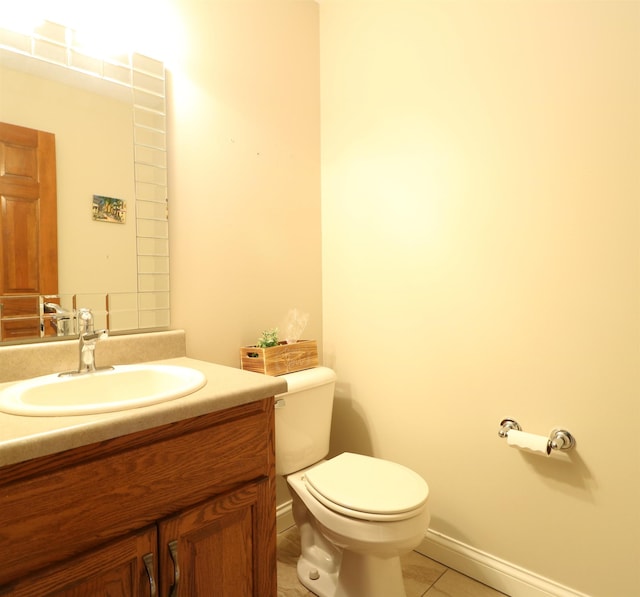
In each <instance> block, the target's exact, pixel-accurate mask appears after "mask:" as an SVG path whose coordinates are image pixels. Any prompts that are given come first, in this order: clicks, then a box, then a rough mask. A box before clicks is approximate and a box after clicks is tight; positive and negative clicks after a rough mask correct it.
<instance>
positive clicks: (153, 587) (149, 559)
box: [142, 553, 158, 597]
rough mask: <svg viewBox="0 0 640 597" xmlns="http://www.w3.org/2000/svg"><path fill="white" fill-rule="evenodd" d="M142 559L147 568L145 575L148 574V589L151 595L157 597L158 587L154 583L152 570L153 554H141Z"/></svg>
mask: <svg viewBox="0 0 640 597" xmlns="http://www.w3.org/2000/svg"><path fill="white" fill-rule="evenodd" d="M142 561H143V562H144V567H145V568H146V569H147V575H148V576H149V590H150V596H151V597H157V595H158V589H157V585H156V578H155V576H154V572H153V554H152V553H148V554H146V555H144V556H142Z"/></svg>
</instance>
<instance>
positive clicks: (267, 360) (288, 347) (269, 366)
mask: <svg viewBox="0 0 640 597" xmlns="http://www.w3.org/2000/svg"><path fill="white" fill-rule="evenodd" d="M240 366H241V367H242V369H244V370H245V371H255V372H256V373H263V374H264V375H273V376H277V375H284V374H285V373H293V372H294V371H302V370H303V369H311V367H317V366H318V343H317V342H316V341H315V340H298V341H297V342H295V343H292V344H287V343H286V342H279V343H278V345H277V346H270V347H269V348H258V347H257V346H245V347H243V348H241V349H240Z"/></svg>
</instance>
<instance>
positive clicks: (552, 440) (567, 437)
mask: <svg viewBox="0 0 640 597" xmlns="http://www.w3.org/2000/svg"><path fill="white" fill-rule="evenodd" d="M512 429H515V430H516V431H522V427H520V425H519V423H518V421H516V420H514V419H503V420H502V421H501V422H500V430H499V431H498V435H499V436H500V437H502V438H506V437H507V435H508V434H509V431H511V430H512ZM575 445H576V440H575V438H574V437H573V435H571V433H569V432H568V431H567V430H566V429H554V430H553V431H552V432H551V433H550V434H549V446H550V447H551V449H552V450H571V448H573V447H574V446H575Z"/></svg>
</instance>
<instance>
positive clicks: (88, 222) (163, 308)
mask: <svg viewBox="0 0 640 597" xmlns="http://www.w3.org/2000/svg"><path fill="white" fill-rule="evenodd" d="M73 39H74V36H73V33H72V32H69V30H68V29H66V28H64V27H62V26H60V25H57V24H54V23H45V24H43V25H42V26H41V27H39V29H38V31H37V32H35V33H34V34H33V35H31V36H25V35H21V34H17V33H12V32H8V31H6V30H0V88H1V89H2V94H1V98H2V99H1V100H0V122H2V123H5V124H4V125H0V132H2V133H3V134H4V133H6V131H7V130H9V129H10V127H15V126H17V127H20V129H19V130H20V131H22V130H25V131H33V133H30V134H34V135H45V136H46V135H50V136H51V137H53V138H54V139H55V141H54V142H53V151H54V154H55V155H54V157H53V158H43V157H42V156H41V155H40V158H41V159H45V160H51V159H52V160H53V163H54V164H55V166H54V169H55V176H54V178H55V184H54V195H55V194H57V208H56V210H55V211H54V212H53V214H51V213H50V212H49V214H47V212H46V210H42V209H41V207H42V204H41V200H42V193H41V192H40V191H39V192H38V193H36V195H37V198H36V199H35V200H34V199H33V197H32V198H27V199H25V197H24V196H23V195H24V193H23V191H22V190H20V191H19V192H18V191H16V186H15V183H16V180H17V179H18V178H22V179H25V176H26V173H27V170H28V169H27V168H26V166H25V164H27V162H28V161H29V160H28V159H23V158H22V157H20V155H19V154H18V152H17V151H16V149H15V148H16V143H15V139H13V138H10V139H9V141H8V142H7V141H6V139H5V145H4V146H3V147H4V150H3V151H2V156H3V159H5V162H6V159H7V158H8V159H9V163H8V164H7V163H5V164H4V167H3V168H2V174H0V196H1V201H2V210H1V215H0V234H1V235H2V237H1V238H0V240H1V243H0V246H1V248H0V261H1V266H2V276H1V277H2V282H1V283H0V324H1V325H0V340H2V341H5V342H6V341H16V340H23V339H26V338H29V339H42V338H58V337H64V336H66V335H75V334H76V326H75V313H76V311H77V310H78V309H79V308H91V309H92V311H93V313H94V317H95V321H96V325H99V326H100V327H106V328H108V329H109V330H110V331H112V332H113V331H127V330H138V329H153V328H163V327H167V326H168V325H169V266H168V222H167V196H166V142H165V98H164V67H163V65H162V63H160V62H158V61H155V60H153V59H150V58H146V57H143V56H140V55H133V56H124V57H119V58H118V59H112V60H110V61H106V60H97V59H95V58H92V57H90V56H85V55H83V54H82V52H81V51H80V50H79V49H77V48H75V47H74V46H73ZM69 40H71V41H69ZM3 127H4V128H3ZM7 127H9V129H8V128H7ZM2 136H3V135H0V142H1V141H2V140H3V139H2ZM5 136H6V135H5ZM7 143H8V144H7ZM36 151H40V150H36ZM40 153H41V152H40ZM36 170H38V167H36ZM36 178H37V177H36ZM3 185H4V186H3ZM45 186H46V185H45ZM51 229H53V232H51V233H47V232H46V231H47V230H51ZM56 233H57V237H56ZM47 235H48V236H47ZM45 236H47V238H49V241H47V242H49V244H47V242H45V241H43V238H44V237H45ZM51 237H54V245H55V246H54V248H51V243H50V240H51ZM56 254H57V259H56ZM43 280H44V281H43Z"/></svg>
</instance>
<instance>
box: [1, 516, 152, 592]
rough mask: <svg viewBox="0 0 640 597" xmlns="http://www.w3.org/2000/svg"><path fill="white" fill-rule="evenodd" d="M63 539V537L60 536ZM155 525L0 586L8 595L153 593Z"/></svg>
mask: <svg viewBox="0 0 640 597" xmlns="http://www.w3.org/2000/svg"><path fill="white" fill-rule="evenodd" d="M61 540H62V539H61ZM156 549H157V532H156V527H155V526H154V527H149V528H147V529H144V530H143V531H140V532H139V533H137V534H135V535H129V536H127V537H125V538H123V539H119V540H117V541H115V542H113V543H110V544H109V545H107V546H105V547H101V548H99V549H96V550H94V551H90V552H87V553H86V554H83V555H82V556H80V557H78V558H74V559H73V560H71V561H67V562H63V563H62V564H58V565H56V566H53V567H51V568H48V569H46V570H45V571H42V572H39V573H37V574H35V575H30V576H29V578H28V579H24V580H20V581H18V582H17V583H14V584H12V585H10V586H5V587H1V588H0V595H8V596H11V597H44V596H45V595H46V596H47V597H88V596H89V595H91V596H92V597H142V596H144V597H156V596H157V595H159V593H158V590H157V582H156V579H157V578H158V576H157V568H158V565H157V558H156V557H155V554H156Z"/></svg>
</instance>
